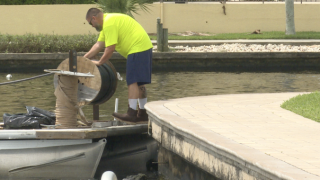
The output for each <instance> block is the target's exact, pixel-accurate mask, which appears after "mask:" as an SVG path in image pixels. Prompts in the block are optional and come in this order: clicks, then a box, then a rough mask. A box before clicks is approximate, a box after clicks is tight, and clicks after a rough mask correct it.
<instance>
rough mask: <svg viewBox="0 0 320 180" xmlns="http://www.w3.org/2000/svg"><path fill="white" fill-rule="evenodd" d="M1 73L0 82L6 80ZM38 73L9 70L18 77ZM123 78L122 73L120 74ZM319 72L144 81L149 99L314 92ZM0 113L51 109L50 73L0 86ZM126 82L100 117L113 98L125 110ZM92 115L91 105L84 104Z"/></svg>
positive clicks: (182, 75)
mask: <svg viewBox="0 0 320 180" xmlns="http://www.w3.org/2000/svg"><path fill="white" fill-rule="evenodd" d="M6 75H7V74H3V73H0V83H2V82H8V81H7V80H6ZM36 75H39V74H25V73H21V74H12V76H13V78H12V79H11V80H18V79H23V78H28V77H32V76H36ZM122 76H123V77H124V79H125V74H122ZM319 79H320V74H319V73H302V74H296V73H217V72H159V73H153V75H152V84H149V85H147V86H146V87H147V91H148V101H157V100H166V99H174V98H183V97H190V96H207V95H217V94H241V93H276V92H313V91H317V90H319V89H320V83H319ZM0 92H1V96H0V100H1V106H0V113H1V118H0V120H2V115H3V113H10V114H16V113H26V109H25V106H36V107H38V108H41V109H45V110H49V111H54V109H55V101H56V98H55V96H54V94H53V93H54V87H53V75H50V76H45V77H42V78H38V79H34V80H30V81H24V82H20V83H16V84H11V85H2V86H0ZM127 94H128V92H127V85H126V82H125V81H119V82H118V88H117V91H116V93H115V94H114V95H113V97H112V98H111V99H110V100H109V101H108V102H106V103H104V104H102V105H100V120H111V119H112V116H111V114H112V112H113V111H114V102H115V98H119V112H121V113H124V112H126V110H127V104H128V102H127ZM83 110H84V113H85V115H86V117H87V118H88V119H89V120H90V119H92V106H90V105H88V106H85V107H84V108H83Z"/></svg>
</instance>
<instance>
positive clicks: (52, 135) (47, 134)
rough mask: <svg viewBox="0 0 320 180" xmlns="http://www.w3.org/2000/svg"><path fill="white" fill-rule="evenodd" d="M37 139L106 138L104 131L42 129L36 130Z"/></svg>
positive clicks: (105, 131)
mask: <svg viewBox="0 0 320 180" xmlns="http://www.w3.org/2000/svg"><path fill="white" fill-rule="evenodd" d="M36 137H37V139H94V138H103V137H107V130H106V129H50V130H47V129H42V130H36Z"/></svg>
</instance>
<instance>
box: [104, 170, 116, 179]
mask: <svg viewBox="0 0 320 180" xmlns="http://www.w3.org/2000/svg"><path fill="white" fill-rule="evenodd" d="M101 180H117V176H116V175H115V174H114V173H113V172H112V171H106V172H104V173H103V174H102V176H101Z"/></svg>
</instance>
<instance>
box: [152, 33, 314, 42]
mask: <svg viewBox="0 0 320 180" xmlns="http://www.w3.org/2000/svg"><path fill="white" fill-rule="evenodd" d="M208 34H209V33H208ZM150 38H151V39H152V40H156V39H157V36H156V35H150ZM168 39H169V40H234V39H320V32H297V33H296V34H295V35H285V32H279V31H272V32H262V34H250V33H227V34H214V35H212V34H211V35H210V34H209V36H178V35H174V34H172V35H170V34H169V36H168Z"/></svg>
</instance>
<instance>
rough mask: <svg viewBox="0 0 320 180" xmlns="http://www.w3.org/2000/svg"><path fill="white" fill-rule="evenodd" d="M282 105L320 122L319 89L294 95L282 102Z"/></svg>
mask: <svg viewBox="0 0 320 180" xmlns="http://www.w3.org/2000/svg"><path fill="white" fill-rule="evenodd" d="M281 107H282V108H284V109H287V110H289V111H292V112H294V113H296V114H299V115H301V116H303V117H305V118H309V119H312V120H314V121H317V122H320V92H318V91H316V92H313V93H310V94H303V95H298V96H296V97H293V98H291V99H289V100H287V101H285V102H284V103H283V104H281Z"/></svg>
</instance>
